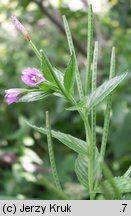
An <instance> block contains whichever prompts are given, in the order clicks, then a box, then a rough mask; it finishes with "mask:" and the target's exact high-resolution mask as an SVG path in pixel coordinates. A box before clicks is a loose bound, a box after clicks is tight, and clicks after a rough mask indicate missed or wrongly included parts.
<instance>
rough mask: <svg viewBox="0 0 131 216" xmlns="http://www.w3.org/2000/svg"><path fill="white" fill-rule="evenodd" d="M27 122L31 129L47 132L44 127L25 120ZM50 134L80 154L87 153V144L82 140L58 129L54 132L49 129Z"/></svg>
mask: <svg viewBox="0 0 131 216" xmlns="http://www.w3.org/2000/svg"><path fill="white" fill-rule="evenodd" d="M27 124H28V125H29V126H30V127H32V128H33V129H35V130H37V131H39V132H40V133H43V134H45V135H46V134H47V130H46V129H45V128H42V127H37V126H35V125H32V124H30V123H29V122H27ZM51 134H52V136H53V137H54V138H55V139H58V140H59V141H60V142H62V143H63V144H64V145H66V146H68V147H69V148H70V149H72V150H74V151H75V152H77V153H80V154H88V145H87V143H86V142H84V141H83V140H81V139H78V138H76V137H73V136H71V135H69V134H65V133H62V132H59V131H57V132H56V131H54V130H51Z"/></svg>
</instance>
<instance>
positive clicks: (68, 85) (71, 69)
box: [64, 52, 76, 94]
mask: <svg viewBox="0 0 131 216" xmlns="http://www.w3.org/2000/svg"><path fill="white" fill-rule="evenodd" d="M75 61H76V59H75V54H74V52H72V55H71V58H70V62H69V64H68V66H67V69H66V71H65V75H64V86H65V89H66V90H67V92H68V93H69V94H70V93H71V91H72V89H73V86H74V82H75V72H76V62H75Z"/></svg>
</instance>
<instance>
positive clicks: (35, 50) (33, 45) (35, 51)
mask: <svg viewBox="0 0 131 216" xmlns="http://www.w3.org/2000/svg"><path fill="white" fill-rule="evenodd" d="M29 44H30V46H31V48H32V49H33V51H34V53H35V54H36V55H37V57H38V59H39V60H40V62H41V54H40V52H39V51H38V49H37V48H36V46H35V44H34V43H33V42H32V41H29Z"/></svg>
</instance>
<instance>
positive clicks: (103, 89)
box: [68, 72, 128, 111]
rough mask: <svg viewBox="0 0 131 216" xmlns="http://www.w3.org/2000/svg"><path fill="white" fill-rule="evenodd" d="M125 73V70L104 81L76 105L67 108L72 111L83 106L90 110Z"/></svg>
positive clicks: (111, 89)
mask: <svg viewBox="0 0 131 216" xmlns="http://www.w3.org/2000/svg"><path fill="white" fill-rule="evenodd" d="M127 74H128V73H127V72H126V73H123V74H122V75H119V76H116V77H114V78H112V79H110V80H108V81H106V82H104V83H103V84H102V85H101V86H99V87H98V88H97V89H96V90H95V91H94V92H92V93H91V94H90V95H89V96H87V97H84V98H83V99H82V100H81V101H80V102H79V103H78V104H77V105H76V106H73V107H70V108H68V110H70V111H74V110H79V109H83V108H87V109H88V110H90V109H91V108H92V107H94V106H96V105H97V104H99V103H100V102H102V101H103V100H104V99H105V98H106V97H107V96H108V95H109V94H110V93H111V92H112V91H113V90H114V89H115V88H116V87H117V86H118V85H119V84H120V83H121V82H122V81H123V79H124V78H125V77H126V76H127Z"/></svg>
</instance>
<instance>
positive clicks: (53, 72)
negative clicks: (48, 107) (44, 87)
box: [41, 51, 66, 95]
mask: <svg viewBox="0 0 131 216" xmlns="http://www.w3.org/2000/svg"><path fill="white" fill-rule="evenodd" d="M41 54H42V59H41V61H42V73H43V75H44V77H45V79H46V80H48V81H49V82H51V83H52V84H54V85H55V86H56V87H57V88H58V89H59V90H60V91H61V92H62V93H63V95H66V92H65V89H64V86H63V83H62V82H61V80H62V74H60V72H59V71H58V70H57V69H54V68H53V67H52V65H51V63H50V61H49V59H48V57H47V56H46V55H45V53H44V52H43V51H41Z"/></svg>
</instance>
